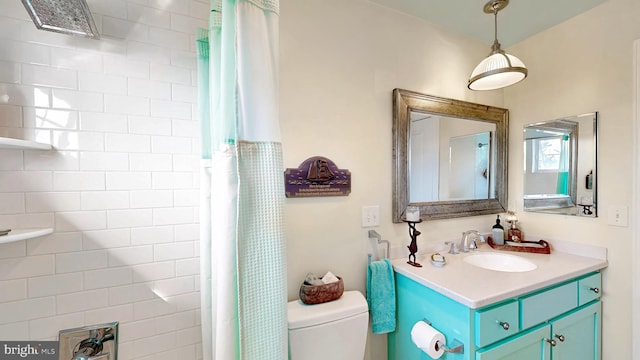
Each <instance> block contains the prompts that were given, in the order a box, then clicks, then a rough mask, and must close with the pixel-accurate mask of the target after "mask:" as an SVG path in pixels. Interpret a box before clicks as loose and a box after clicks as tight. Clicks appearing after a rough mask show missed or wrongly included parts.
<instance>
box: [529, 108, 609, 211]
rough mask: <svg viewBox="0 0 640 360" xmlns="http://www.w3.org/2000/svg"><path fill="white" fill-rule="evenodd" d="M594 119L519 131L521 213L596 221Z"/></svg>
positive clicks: (591, 116) (556, 122)
mask: <svg viewBox="0 0 640 360" xmlns="http://www.w3.org/2000/svg"><path fill="white" fill-rule="evenodd" d="M597 140H598V113H596V112H594V113H588V114H583V115H578V116H570V117H567V118H562V119H557V120H552V121H546V122H541V123H536V124H529V125H526V126H525V127H524V154H525V155H524V156H525V158H524V164H525V169H524V171H525V173H524V210H526V211H534V212H544V213H553V214H563V215H575V216H588V217H597V216H598V206H597V183H598V182H597V174H598V172H597V168H596V167H597V153H598V152H597V149H598V146H597V144H598V141H597Z"/></svg>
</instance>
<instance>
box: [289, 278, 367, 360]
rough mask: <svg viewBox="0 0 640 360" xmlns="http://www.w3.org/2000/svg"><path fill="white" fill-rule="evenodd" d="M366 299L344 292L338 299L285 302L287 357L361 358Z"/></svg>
mask: <svg viewBox="0 0 640 360" xmlns="http://www.w3.org/2000/svg"><path fill="white" fill-rule="evenodd" d="M368 310H369V309H368V306H367V300H366V299H365V298H364V296H362V294H361V293H360V292H358V291H345V292H344V293H343V294H342V296H341V297H340V298H339V299H338V300H334V301H330V302H327V303H322V304H317V305H306V304H304V303H302V302H301V301H300V300H296V301H291V302H289V303H288V304H287V318H288V321H289V359H290V360H328V359H331V360H358V359H362V358H364V352H365V344H366V342H367V329H368V327H369V311H368Z"/></svg>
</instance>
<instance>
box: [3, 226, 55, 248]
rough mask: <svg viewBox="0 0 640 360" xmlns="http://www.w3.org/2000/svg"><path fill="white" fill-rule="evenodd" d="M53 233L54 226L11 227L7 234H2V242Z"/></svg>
mask: <svg viewBox="0 0 640 360" xmlns="http://www.w3.org/2000/svg"><path fill="white" fill-rule="evenodd" d="M51 233H53V229H52V228H41V229H11V232H10V233H9V234H7V235H2V236H0V244H5V243H10V242H14V241H20V240H27V239H32V238H36V237H40V236H45V235H49V234H51Z"/></svg>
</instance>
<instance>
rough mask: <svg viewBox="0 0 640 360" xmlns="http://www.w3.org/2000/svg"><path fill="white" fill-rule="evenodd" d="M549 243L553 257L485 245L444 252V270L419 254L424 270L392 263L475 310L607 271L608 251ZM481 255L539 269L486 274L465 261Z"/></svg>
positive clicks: (404, 261)
mask: <svg viewBox="0 0 640 360" xmlns="http://www.w3.org/2000/svg"><path fill="white" fill-rule="evenodd" d="M549 243H550V244H551V248H552V251H551V254H533V253H525V252H512V251H500V250H494V249H492V248H491V247H489V245H486V244H483V245H481V246H480V248H479V250H477V251H473V252H469V253H460V254H455V255H454V254H448V253H446V252H440V254H442V255H443V256H444V257H445V258H446V262H447V263H446V265H444V266H442V267H436V266H433V265H432V264H431V258H430V256H431V253H422V254H420V253H419V254H418V258H417V259H416V261H417V262H418V263H420V264H422V267H420V268H418V267H414V266H411V265H409V264H407V258H398V259H393V260H392V261H391V262H392V264H393V268H394V270H395V271H396V272H397V273H399V274H402V275H405V276H406V277H408V278H410V279H412V280H415V281H416V282H418V283H420V284H422V285H424V286H426V287H428V288H430V289H432V290H435V291H437V292H439V293H440V294H442V295H445V296H447V297H449V298H451V299H453V300H455V301H457V302H459V303H461V304H463V305H466V306H468V307H469V308H471V309H477V308H481V307H483V306H486V305H490V304H493V303H495V302H498V301H501V300H505V299H508V298H511V297H515V296H518V295H521V294H524V293H528V292H531V291H534V290H537V289H541V288H543V287H546V286H549V285H553V284H555V283H558V282H561V281H564V280H569V279H571V278H574V277H577V276H580V275H583V274H587V273H589V272H592V271H596V270H600V269H603V268H605V267H607V260H606V249H603V248H596V247H591V246H585V245H581V244H568V243H566V242H551V241H549ZM560 250H562V251H560ZM479 252H498V253H504V254H511V255H516V256H521V257H523V258H526V259H529V260H531V261H532V262H534V263H535V264H536V265H537V268H536V269H535V270H532V271H527V272H502V271H494V270H486V269H483V268H480V267H477V266H473V265H470V264H468V263H466V262H464V261H463V258H464V257H465V256H469V255H471V254H477V253H479Z"/></svg>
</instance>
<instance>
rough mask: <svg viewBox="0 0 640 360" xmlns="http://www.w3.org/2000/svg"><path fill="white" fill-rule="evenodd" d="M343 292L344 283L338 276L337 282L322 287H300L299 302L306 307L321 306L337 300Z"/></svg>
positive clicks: (303, 285)
mask: <svg viewBox="0 0 640 360" xmlns="http://www.w3.org/2000/svg"><path fill="white" fill-rule="evenodd" d="M343 292H344V281H342V278H341V277H340V276H338V281H335V282H332V283H330V284H323V285H305V284H304V283H303V284H302V286H300V300H302V302H303V303H305V304H308V305H313V304H321V303H325V302H328V301H333V300H336V299H339V298H340V296H342V293H343Z"/></svg>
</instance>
